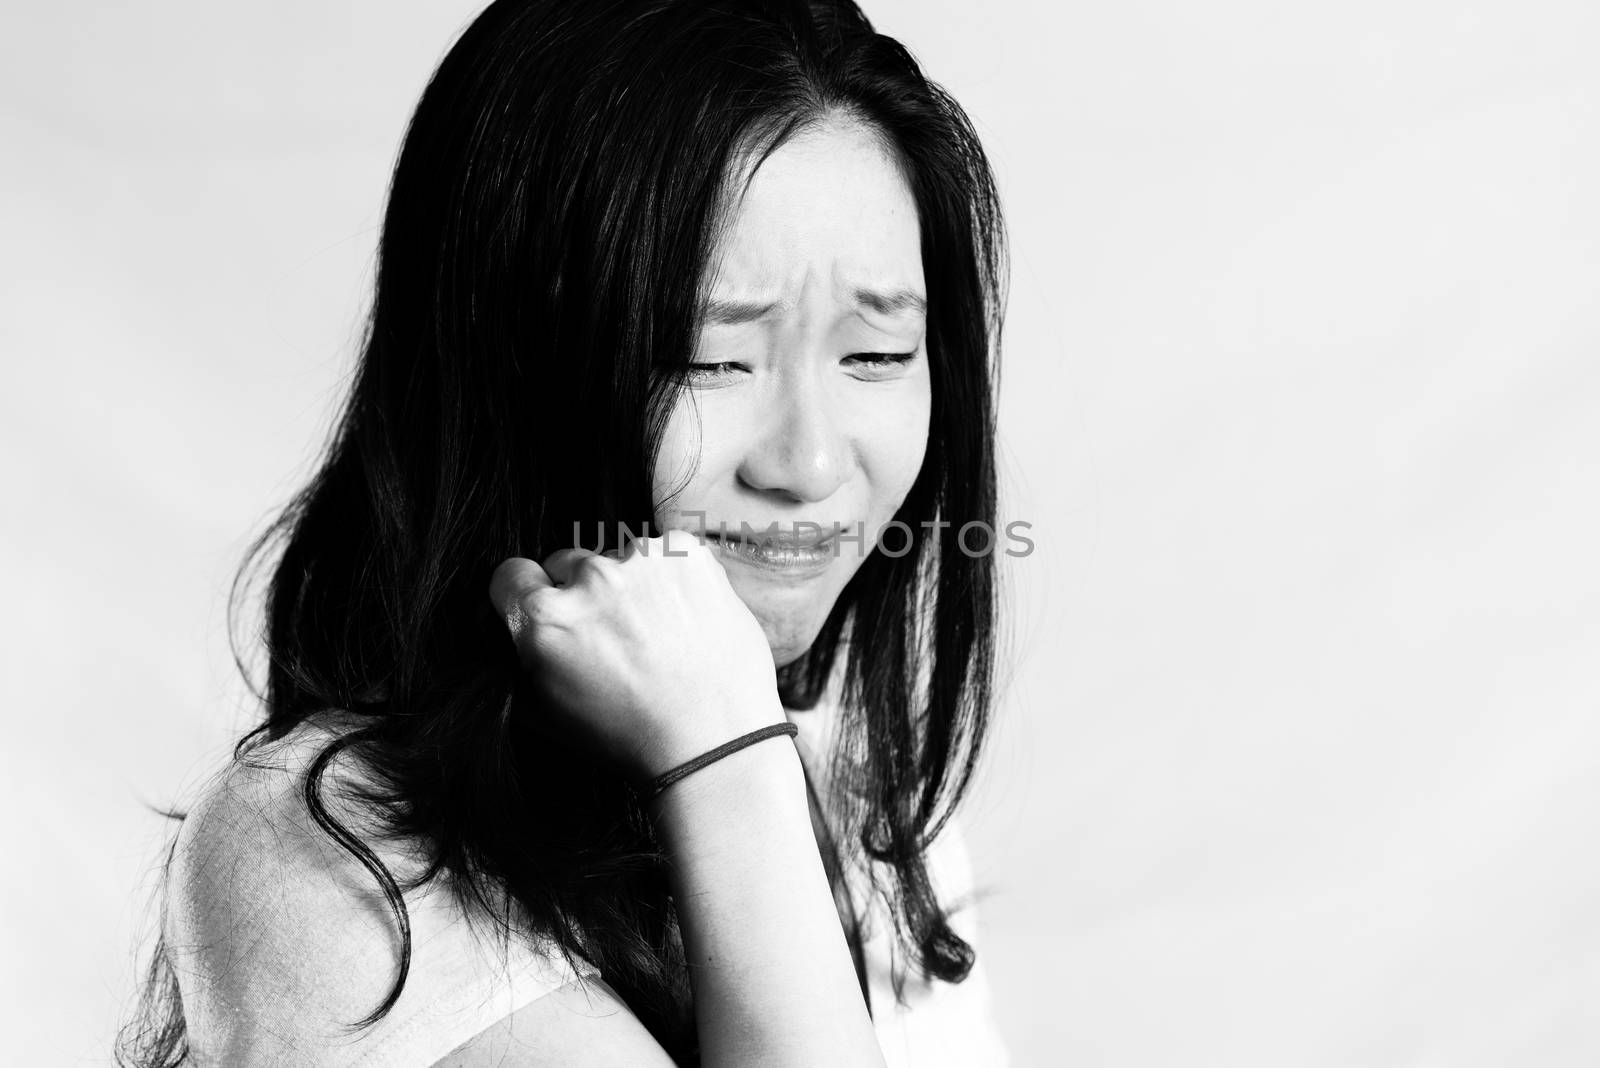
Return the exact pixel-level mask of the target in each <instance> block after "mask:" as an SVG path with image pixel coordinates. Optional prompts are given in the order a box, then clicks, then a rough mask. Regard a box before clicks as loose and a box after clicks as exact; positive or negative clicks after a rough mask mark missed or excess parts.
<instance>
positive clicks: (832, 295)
mask: <svg viewBox="0 0 1600 1068" xmlns="http://www.w3.org/2000/svg"><path fill="white" fill-rule="evenodd" d="M726 212H727V213H726V216H725V219H724V226H723V228H722V232H721V234H720V237H719V240H718V243H717V248H716V250H715V253H714V255H713V258H712V275H711V287H710V289H711V295H712V298H713V299H714V300H715V299H722V300H740V299H766V300H776V301H781V302H783V303H790V302H796V303H798V302H800V301H801V300H802V299H805V300H831V301H834V302H837V303H841V304H846V303H848V304H854V303H857V302H858V301H859V299H860V298H861V296H862V294H863V293H865V294H868V295H874V294H876V295H884V296H888V297H891V298H900V299H903V298H905V297H916V298H920V297H921V295H922V294H923V292H924V287H923V275H922V244H921V235H920V231H919V228H918V221H917V208H916V202H915V200H914V198H913V197H912V194H911V189H910V187H909V186H908V185H907V183H906V180H905V177H904V175H903V173H902V171H901V168H900V166H899V163H898V161H897V160H896V159H895V157H894V156H893V154H892V152H891V151H890V149H888V148H887V147H886V146H885V145H884V144H883V142H882V141H881V139H880V138H879V136H878V135H877V133H876V132H875V131H873V130H871V129H870V128H868V127H866V126H864V125H862V124H861V123H859V122H855V121H850V120H842V119H830V120H826V121H824V122H823V123H822V124H820V125H818V126H815V127H812V128H810V129H807V130H804V131H802V132H801V133H799V134H797V135H795V136H794V137H792V138H790V139H789V140H788V141H786V142H784V143H783V144H781V145H779V146H778V147H777V148H776V149H774V150H773V151H772V152H771V153H770V154H769V155H768V156H767V157H766V158H765V160H763V161H761V162H760V163H759V165H758V166H757V167H756V169H755V171H754V173H753V174H750V173H748V172H747V173H746V174H744V175H740V176H739V177H738V178H737V179H736V180H735V182H734V192H733V194H732V196H731V202H730V204H729V206H728V208H727V209H726ZM913 303H914V302H913Z"/></svg>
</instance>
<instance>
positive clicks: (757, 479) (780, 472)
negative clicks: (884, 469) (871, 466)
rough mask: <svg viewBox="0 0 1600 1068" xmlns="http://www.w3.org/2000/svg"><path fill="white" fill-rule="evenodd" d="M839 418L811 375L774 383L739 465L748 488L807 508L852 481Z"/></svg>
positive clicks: (850, 460)
mask: <svg viewBox="0 0 1600 1068" xmlns="http://www.w3.org/2000/svg"><path fill="white" fill-rule="evenodd" d="M842 414H843V413H842V412H841V411H840V410H839V405H838V403H837V401H836V400H835V399H834V398H833V397H831V396H830V391H829V390H828V389H827V387H826V385H825V384H824V383H823V382H820V381H818V380H817V377H816V376H814V375H806V374H801V375H795V376H791V377H789V378H788V379H787V380H786V381H783V382H780V383H776V384H775V388H774V389H773V391H772V395H771V400H770V402H769V407H768V411H767V413H766V418H765V419H764V420H763V424H764V428H763V430H762V431H761V432H759V433H758V434H756V435H755V436H754V439H753V440H752V441H751V444H750V447H749V448H748V449H747V450H746V452H745V456H744V459H743V461H742V462H741V463H740V465H739V480H740V481H741V482H743V483H744V484H745V485H747V486H749V487H750V488H752V489H755V490H759V491H761V492H764V493H773V494H778V495H781V496H784V497H788V498H790V499H792V500H795V501H802V502H806V503H812V502H818V501H825V500H827V499H828V498H829V497H831V496H833V494H834V491H836V490H837V489H838V488H839V487H840V486H842V485H844V484H845V482H846V481H847V480H848V479H849V478H850V472H851V470H852V468H853V467H854V465H855V453H854V450H853V449H852V447H851V443H850V437H849V435H848V434H847V433H846V432H845V426H844V420H843V419H841V418H840V416H841V415H842Z"/></svg>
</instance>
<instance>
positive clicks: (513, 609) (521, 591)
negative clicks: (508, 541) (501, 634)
mask: <svg viewBox="0 0 1600 1068" xmlns="http://www.w3.org/2000/svg"><path fill="white" fill-rule="evenodd" d="M554 586H555V583H554V582H552V581H551V580H550V576H549V575H548V574H546V573H545V570H544V568H542V567H540V566H539V565H538V564H536V563H534V562H533V561H532V560H529V559H526V558H525V557H521V556H513V557H511V558H510V559H507V560H503V561H501V562H500V566H499V567H497V568H495V569H494V574H493V575H491V576H489V600H490V601H491V602H493V604H494V610H495V611H496V612H497V613H499V615H500V618H501V619H503V620H505V623H506V626H507V627H508V628H509V629H510V631H511V637H512V638H518V637H521V635H522V632H523V631H524V630H526V629H527V627H528V623H529V618H528V608H527V604H526V601H527V598H528V597H530V596H531V595H532V594H533V593H534V592H535V591H536V590H541V589H552V588H554Z"/></svg>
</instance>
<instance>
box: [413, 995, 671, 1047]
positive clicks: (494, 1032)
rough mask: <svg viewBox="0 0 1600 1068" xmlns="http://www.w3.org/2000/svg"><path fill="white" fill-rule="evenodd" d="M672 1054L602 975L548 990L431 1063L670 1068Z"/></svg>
mask: <svg viewBox="0 0 1600 1068" xmlns="http://www.w3.org/2000/svg"><path fill="white" fill-rule="evenodd" d="M672 1063H673V1062H672V1058H671V1057H669V1056H667V1052H666V1051H665V1050H664V1049H662V1048H661V1046H660V1045H659V1044H658V1043H657V1042H656V1040H655V1039H654V1038H652V1037H651V1036H650V1032H649V1031H648V1030H646V1029H645V1026H644V1024H643V1023H641V1022H640V1020H639V1018H638V1017H637V1016H635V1015H634V1014H633V1011H632V1010H631V1009H629V1008H628V1006H627V1005H626V1004H624V1003H623V1001H622V999H621V998H620V997H619V996H617V993H616V991H614V990H612V989H611V987H610V986H608V985H607V984H606V983H605V982H604V981H603V980H600V979H579V980H576V981H574V982H571V983H568V984H567V985H565V986H563V987H561V988H560V989H557V990H554V991H552V992H550V993H549V994H546V995H545V996H544V997H541V998H539V999H538V1000H536V1001H533V1002H530V1003H529V1004H527V1005H525V1006H523V1007H522V1008H521V1009H519V1010H518V1011H517V1012H515V1013H513V1014H512V1015H510V1016H507V1017H505V1018H503V1019H501V1020H498V1021H496V1022H495V1023H494V1024H493V1025H491V1026H490V1027H489V1028H488V1029H487V1030H484V1031H482V1032H480V1033H479V1034H478V1035H476V1036H475V1037H473V1038H472V1039H470V1040H468V1041H467V1042H466V1043H464V1044H463V1045H461V1046H459V1047H457V1048H456V1049H455V1050H454V1051H452V1052H451V1053H450V1055H449V1056H447V1057H445V1058H444V1059H443V1060H441V1061H439V1062H438V1063H437V1064H436V1065H435V1068H489V1066H491V1065H494V1066H502V1068H519V1066H521V1068H532V1066H534V1065H537V1066H538V1068H671V1066H672Z"/></svg>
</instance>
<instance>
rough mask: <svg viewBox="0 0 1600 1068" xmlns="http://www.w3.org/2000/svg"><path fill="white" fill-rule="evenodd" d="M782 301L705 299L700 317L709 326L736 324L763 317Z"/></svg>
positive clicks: (754, 320) (778, 306)
mask: <svg viewBox="0 0 1600 1068" xmlns="http://www.w3.org/2000/svg"><path fill="white" fill-rule="evenodd" d="M782 307H784V305H783V302H782V301H776V300H769V301H759V300H717V299H715V298H713V299H711V300H708V301H706V303H705V307H704V308H703V309H702V311H701V316H700V319H701V321H702V322H704V323H706V324H707V325H709V326H738V325H740V324H741V323H754V322H759V321H760V320H762V319H765V318H766V317H767V316H768V315H770V314H772V313H773V312H774V311H776V310H778V309H779V308H782Z"/></svg>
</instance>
